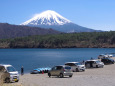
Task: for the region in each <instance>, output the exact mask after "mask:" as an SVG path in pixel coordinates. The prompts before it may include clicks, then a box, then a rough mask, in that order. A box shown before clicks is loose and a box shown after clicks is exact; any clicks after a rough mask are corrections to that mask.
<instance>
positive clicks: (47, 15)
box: [21, 10, 71, 26]
mask: <svg viewBox="0 0 115 86" xmlns="http://www.w3.org/2000/svg"><path fill="white" fill-rule="evenodd" d="M67 23H71V21H70V20H68V19H66V18H64V17H62V16H61V15H60V14H58V13H56V12H55V11H52V10H47V11H44V12H42V13H40V14H37V15H35V16H34V17H33V18H32V19H30V20H28V21H26V22H24V23H22V24H21V25H32V26H33V25H64V24H67Z"/></svg>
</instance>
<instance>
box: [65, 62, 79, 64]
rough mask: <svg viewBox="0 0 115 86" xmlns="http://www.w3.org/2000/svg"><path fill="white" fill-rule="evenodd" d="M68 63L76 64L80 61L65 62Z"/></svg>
mask: <svg viewBox="0 0 115 86" xmlns="http://www.w3.org/2000/svg"><path fill="white" fill-rule="evenodd" d="M67 63H74V64H76V63H79V62H66V63H65V64H67Z"/></svg>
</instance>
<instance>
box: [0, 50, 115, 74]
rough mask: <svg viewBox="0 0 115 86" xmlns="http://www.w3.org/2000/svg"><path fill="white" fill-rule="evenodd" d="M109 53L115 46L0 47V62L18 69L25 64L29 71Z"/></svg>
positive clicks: (26, 69) (114, 51)
mask: <svg viewBox="0 0 115 86" xmlns="http://www.w3.org/2000/svg"><path fill="white" fill-rule="evenodd" d="M108 53H115V48H62V49H35V48H34V49H0V64H11V65H13V66H14V67H15V68H16V69H17V70H18V71H20V68H21V66H23V67H24V70H25V72H26V73H29V72H30V71H31V70H32V69H34V68H39V67H53V66H55V65H63V64H64V63H65V62H71V61H83V60H88V59H90V58H91V57H92V58H97V57H98V55H99V54H108Z"/></svg>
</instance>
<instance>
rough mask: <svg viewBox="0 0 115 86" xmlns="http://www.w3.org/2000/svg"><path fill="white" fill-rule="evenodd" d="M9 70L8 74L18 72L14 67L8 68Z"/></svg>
mask: <svg viewBox="0 0 115 86" xmlns="http://www.w3.org/2000/svg"><path fill="white" fill-rule="evenodd" d="M7 70H8V72H14V71H16V70H15V69H14V67H12V66H10V67H7Z"/></svg>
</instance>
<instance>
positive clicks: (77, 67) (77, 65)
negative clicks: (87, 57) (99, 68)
mask: <svg viewBox="0 0 115 86" xmlns="http://www.w3.org/2000/svg"><path fill="white" fill-rule="evenodd" d="M65 65H68V66H70V67H71V69H72V71H73V72H75V71H76V72H79V71H85V65H83V64H81V63H79V62H66V63H65Z"/></svg>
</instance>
